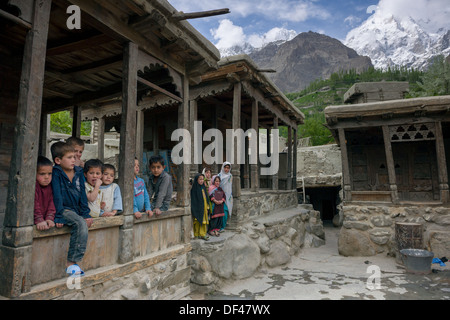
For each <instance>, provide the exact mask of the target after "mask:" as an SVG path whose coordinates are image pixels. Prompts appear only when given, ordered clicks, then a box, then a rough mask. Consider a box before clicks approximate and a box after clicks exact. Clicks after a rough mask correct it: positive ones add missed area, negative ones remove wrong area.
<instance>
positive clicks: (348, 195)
mask: <svg viewBox="0 0 450 320" xmlns="http://www.w3.org/2000/svg"><path fill="white" fill-rule="evenodd" d="M338 132H339V142H340V147H341V159H342V178H343V180H344V200H346V201H352V187H351V180H350V165H349V162H348V151H347V139H346V138H345V131H344V129H343V128H339V129H338Z"/></svg>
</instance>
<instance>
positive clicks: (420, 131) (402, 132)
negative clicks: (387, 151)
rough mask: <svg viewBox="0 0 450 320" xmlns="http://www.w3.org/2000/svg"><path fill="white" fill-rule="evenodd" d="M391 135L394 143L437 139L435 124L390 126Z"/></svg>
mask: <svg viewBox="0 0 450 320" xmlns="http://www.w3.org/2000/svg"><path fill="white" fill-rule="evenodd" d="M389 133H390V136H391V141H392V142H410V141H424V140H435V139H436V127H435V124H434V123H416V124H405V125H399V126H390V127H389Z"/></svg>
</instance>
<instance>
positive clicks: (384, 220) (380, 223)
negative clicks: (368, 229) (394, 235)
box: [370, 215, 392, 227]
mask: <svg viewBox="0 0 450 320" xmlns="http://www.w3.org/2000/svg"><path fill="white" fill-rule="evenodd" d="M370 222H372V224H373V225H374V226H375V227H390V226H391V225H392V219H391V218H390V217H388V216H384V215H380V216H374V217H372V218H370Z"/></svg>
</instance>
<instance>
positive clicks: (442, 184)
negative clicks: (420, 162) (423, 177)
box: [436, 121, 449, 203]
mask: <svg viewBox="0 0 450 320" xmlns="http://www.w3.org/2000/svg"><path fill="white" fill-rule="evenodd" d="M436 156H437V165H438V177H439V178H438V179H439V192H440V198H441V201H442V203H447V202H448V201H449V190H448V175H447V161H446V159H445V147H444V138H443V134H442V123H441V122H440V121H438V122H436Z"/></svg>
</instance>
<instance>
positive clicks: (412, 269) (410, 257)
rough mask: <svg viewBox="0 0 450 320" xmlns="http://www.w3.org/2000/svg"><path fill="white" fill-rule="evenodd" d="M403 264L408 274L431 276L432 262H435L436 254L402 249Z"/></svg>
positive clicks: (420, 250)
mask: <svg viewBox="0 0 450 320" xmlns="http://www.w3.org/2000/svg"><path fill="white" fill-rule="evenodd" d="M400 253H401V255H402V260H403V264H404V265H405V267H406V272H408V273H414V274H429V273H431V262H432V261H433V257H434V253H433V252H430V251H427V250H422V249H402V250H400Z"/></svg>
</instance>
